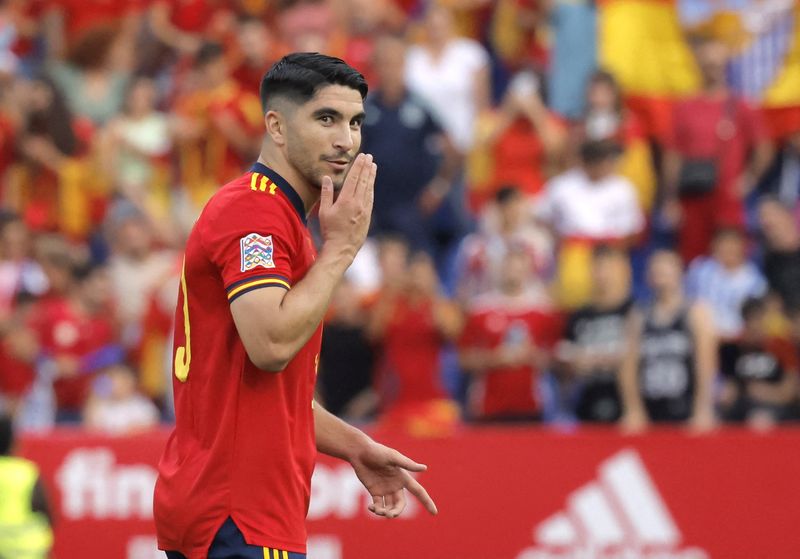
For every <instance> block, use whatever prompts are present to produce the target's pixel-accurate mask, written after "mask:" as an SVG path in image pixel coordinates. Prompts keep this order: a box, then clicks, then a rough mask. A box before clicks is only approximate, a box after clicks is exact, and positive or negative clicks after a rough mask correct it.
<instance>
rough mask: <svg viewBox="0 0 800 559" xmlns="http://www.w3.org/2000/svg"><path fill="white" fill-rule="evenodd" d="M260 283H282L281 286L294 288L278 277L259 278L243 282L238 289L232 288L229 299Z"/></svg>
mask: <svg viewBox="0 0 800 559" xmlns="http://www.w3.org/2000/svg"><path fill="white" fill-rule="evenodd" d="M258 285H280V286H281V287H285V288H286V289H291V288H292V286H291V285H289V284H288V283H286V282H285V281H283V280H282V279H278V278H267V279H259V280H255V281H251V282H248V283H245V284H242V285H240V286H239V287H237V288H236V289H233V290H231V292H230V293H228V299H229V300H230V299H233V298H234V297H236V295H237V294H239V293H241V292H242V291H244V290H245V289H249V288H251V287H256V286H258Z"/></svg>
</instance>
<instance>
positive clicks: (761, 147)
mask: <svg viewBox="0 0 800 559" xmlns="http://www.w3.org/2000/svg"><path fill="white" fill-rule="evenodd" d="M697 41H698V42H697V45H696V49H695V52H696V56H697V62H698V66H699V68H700V72H701V75H702V79H703V90H702V91H701V92H700V93H699V94H698V95H696V96H694V97H691V98H688V99H685V100H682V101H678V102H677V103H676V104H675V108H674V114H673V127H672V131H671V136H670V137H669V138H668V139H667V145H666V146H665V148H666V150H665V153H664V170H663V172H664V185H665V188H666V195H667V199H666V201H665V205H664V217H665V218H666V220H667V222H670V223H672V224H673V225H680V227H679V231H678V237H679V238H678V241H679V245H680V254H681V257H682V258H683V261H684V263H688V262H690V261H691V260H692V259H694V258H695V257H697V256H702V255H704V254H707V253H708V251H709V248H710V246H711V238H712V237H713V235H714V231H716V230H717V229H719V228H721V227H741V226H742V225H744V218H745V216H744V197H745V196H746V194H747V193H748V192H749V191H750V190H751V189H752V188H753V187H754V186H755V185H756V183H757V181H758V179H759V177H760V176H761V175H762V173H763V172H764V171H765V170H766V169H767V167H768V166H769V164H770V162H771V160H772V147H771V145H770V143H769V140H768V138H767V133H766V131H765V128H764V124H763V122H762V119H761V116H760V114H759V113H758V112H757V111H756V110H755V109H753V108H752V107H751V106H750V105H749V104H748V103H747V102H746V101H745V100H744V99H741V98H738V97H736V96H735V95H734V94H733V93H731V92H730V91H729V90H728V87H727V85H726V68H727V62H728V56H729V52H728V47H727V46H726V45H725V44H724V43H723V42H721V41H718V40H716V39H714V38H709V37H701V38H698V40H697ZM709 162H710V163H709Z"/></svg>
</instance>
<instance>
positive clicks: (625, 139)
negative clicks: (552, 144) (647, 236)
mask: <svg viewBox="0 0 800 559" xmlns="http://www.w3.org/2000/svg"><path fill="white" fill-rule="evenodd" d="M574 135H575V136H576V137H577V138H580V139H581V140H583V141H585V140H592V141H597V140H614V141H616V142H618V143H619V144H620V145H621V146H622V148H623V152H622V156H621V157H620V163H619V173H620V175H622V176H623V177H625V178H627V179H628V180H629V181H631V184H633V185H634V186H635V187H636V194H637V198H638V200H639V205H640V206H641V207H642V209H643V210H645V212H648V211H649V210H650V209H651V208H652V206H653V202H654V198H655V187H656V176H655V169H654V167H653V159H652V154H651V153H650V144H649V142H648V139H647V137H646V135H645V130H644V128H643V126H642V125H641V123H640V122H639V119H638V118H637V117H636V115H635V114H634V113H633V112H631V111H629V110H627V109H626V108H625V104H624V99H623V97H622V90H621V89H620V86H619V84H618V83H617V80H616V78H615V77H614V76H613V74H611V73H610V72H606V71H604V70H598V71H596V72H595V73H594V74H592V76H591V77H590V78H589V85H588V87H587V89H586V112H585V113H584V115H583V120H582V122H581V123H580V124H579V126H578V127H577V130H575V134H574Z"/></svg>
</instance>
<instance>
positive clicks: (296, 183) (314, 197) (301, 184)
mask: <svg viewBox="0 0 800 559" xmlns="http://www.w3.org/2000/svg"><path fill="white" fill-rule="evenodd" d="M258 162H259V163H261V164H263V165H266V166H267V167H269V168H270V169H272V170H273V171H275V172H276V173H278V174H279V175H280V176H282V177H283V178H284V179H286V181H287V182H288V183H289V184H290V185H291V187H292V188H293V189H294V191H295V192H297V195H298V196H300V199H301V200H302V201H303V207H304V208H305V210H306V214H308V212H310V211H311V208H313V207H314V206H315V205H316V204H317V202H319V196H320V191H319V189H317V188H314V187H313V186H312V185H311V184H310V183H309V182H308V181H307V180H306V178H305V177H303V175H301V174H300V173H299V172H298V171H297V169H295V168H294V166H292V164H291V163H289V162H288V161H287V160H286V158H285V157H283V155H282V154H280V153H278V154H275V153H271V152H268V151H267V150H266V149H264V150H262V151H261V155H259V157H258Z"/></svg>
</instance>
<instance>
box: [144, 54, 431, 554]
mask: <svg viewBox="0 0 800 559" xmlns="http://www.w3.org/2000/svg"><path fill="white" fill-rule="evenodd" d="M366 93H367V84H366V82H365V81H364V78H363V76H362V75H361V74H359V73H358V72H357V71H356V70H354V69H353V68H351V67H350V66H348V65H347V64H345V63H344V62H343V61H341V60H339V59H337V58H331V57H328V56H324V55H321V54H311V53H295V54H291V55H288V56H286V57H284V58H283V59H281V60H280V61H279V62H277V63H276V64H275V65H274V66H273V67H272V68H271V69H270V70H269V72H268V73H267V74H266V75H265V76H264V79H263V80H262V83H261V100H262V105H263V108H264V113H265V115H264V122H265V124H266V136H265V139H264V143H263V147H262V151H261V155H260V157H259V160H258V162H257V163H256V164H255V165H254V166H253V168H252V169H251V171H250V172H248V173H246V174H245V175H244V176H242V177H240V178H239V179H236V180H234V181H233V182H230V183H228V184H227V185H225V186H224V187H223V188H222V189H220V190H219V191H218V192H217V193H216V194H215V195H214V196H213V197H212V198H211V200H210V201H209V202H208V204H207V205H206V207H205V209H204V210H203V212H202V214H201V216H200V218H199V219H198V221H197V223H196V224H195V226H194V229H193V230H192V232H191V234H190V236H189V239H188V242H187V246H186V254H185V257H184V268H183V273H182V275H181V282H180V293H179V297H178V306H177V310H176V326H175V350H174V351H175V354H174V357H175V363H174V379H173V384H174V389H175V414H176V425H175V430H174V432H173V433H172V435H171V437H170V439H169V441H168V442H167V447H166V449H165V451H164V455H163V457H162V459H161V462H160V464H159V477H158V482H157V484H156V490H155V502H154V512H155V520H156V527H157V532H158V544H159V548H160V549H163V550H165V551H166V552H167V556H168V557H169V558H170V559H175V558H181V557H187V558H188V559H199V558H201V557H202V558H205V557H209V558H213V559H223V558H231V559H232V558H253V559H255V558H258V559H264V558H265V557H270V559H274V558H275V557H280V558H281V559H297V558H302V557H305V555H304V554H305V551H306V530H305V516H306V512H307V510H308V503H309V497H310V495H309V494H310V485H311V473H312V470H313V468H314V459H315V454H316V452H317V451H319V452H322V453H325V454H329V455H331V456H335V457H337V458H341V459H343V460H347V461H349V462H350V464H351V465H352V466H353V469H354V470H355V473H356V475H357V476H358V478H359V479H360V480H361V482H362V483H363V484H364V486H365V487H366V489H367V490H368V491H369V493H370V495H371V496H372V503H371V504H370V505H369V507H368V508H369V510H370V511H372V512H373V513H375V514H377V515H379V516H385V517H389V518H394V517H396V516H397V515H399V514H400V513H401V512H402V511H403V509H404V507H405V490H406V489H408V490H409V491H410V492H411V493H412V494H413V495H414V496H415V497H417V498H418V499H419V500H420V501H421V502H422V504H423V505H424V506H425V508H427V510H428V511H430V512H431V513H432V514H435V513H436V512H437V511H436V506H435V504H434V503H433V501H432V500H431V498H430V497H429V496H428V494H427V492H426V491H425V489H424V488H423V487H422V486H421V485H420V484H419V483H418V482H417V481H415V480H414V478H413V477H412V476H411V475H410V473H409V472H420V471H424V470H425V469H426V467H425V466H424V465H422V464H418V463H416V462H414V461H413V460H411V459H409V458H407V457H405V456H403V455H402V454H400V453H399V452H397V451H396V450H393V449H390V448H388V447H385V446H383V445H381V444H379V443H377V442H375V441H373V440H372V439H370V438H369V437H368V436H367V435H365V434H364V433H362V432H361V431H359V430H357V429H355V428H353V427H350V426H349V425H347V424H346V423H344V422H343V421H340V420H339V419H337V418H335V417H334V416H333V415H331V414H329V413H328V412H327V411H325V410H324V409H322V407H320V406H319V405H318V404H316V403H315V402H314V401H313V399H312V398H313V393H314V382H315V379H316V369H317V364H318V363H319V351H320V338H321V325H320V322H321V320H322V318H323V315H324V314H325V311H326V308H327V307H328V303H329V301H330V299H331V295H332V293H333V291H334V288H335V287H336V285H337V283H338V282H339V280H340V279H341V278H342V275H343V274H344V272H345V270H346V269H347V267H348V266H349V265H350V263H351V262H352V261H353V258H354V257H355V254H356V252H357V251H358V249H359V248H360V247H361V245H362V243H363V242H364V239H365V237H366V235H367V229H368V227H369V221H370V212H371V209H372V203H373V194H374V191H373V186H374V181H375V174H376V165H375V164H374V163H373V162H372V157H371V156H370V155H365V154H359V155H356V154H357V153H358V150H359V146H360V144H361V124H362V121H363V118H364V109H363V100H364V97H365V95H366ZM318 202H319V219H320V225H321V230H322V237H323V243H322V248H321V249H320V252H319V254H316V252H315V249H314V246H313V243H312V241H311V237H310V235H309V232H308V230H307V228H306V215H307V214H308V212H309V211H310V210H311V208H313V207H314V206H315V205H316V204H317V203H318Z"/></svg>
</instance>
